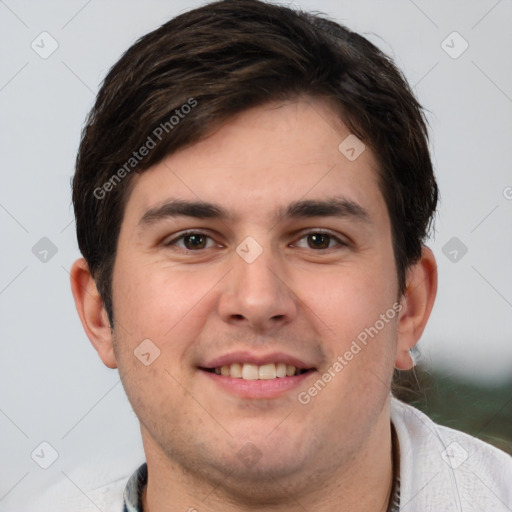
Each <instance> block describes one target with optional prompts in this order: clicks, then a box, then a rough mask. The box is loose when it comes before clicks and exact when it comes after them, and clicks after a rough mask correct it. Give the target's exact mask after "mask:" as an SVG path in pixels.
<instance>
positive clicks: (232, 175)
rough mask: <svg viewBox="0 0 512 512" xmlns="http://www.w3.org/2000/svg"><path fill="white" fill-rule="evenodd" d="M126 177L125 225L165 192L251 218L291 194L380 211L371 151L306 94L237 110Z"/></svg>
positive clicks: (281, 205) (271, 213)
mask: <svg viewBox="0 0 512 512" xmlns="http://www.w3.org/2000/svg"><path fill="white" fill-rule="evenodd" d="M178 128H179V127H178ZM132 180H133V182H132V184H131V185H132V186H131V193H130V197H129V198H128V201H127V205H126V210H125V219H126V218H127V217H129V220H130V223H132V222H136V220H137V219H140V217H141V216H143V215H144V213H145V212H147V211H148V210H150V209H151V208H154V207H155V206H157V205H158V204H161V203H163V202H165V201H166V200H168V198H169V197H173V198H178V199H183V200H194V201H204V202H209V203H213V204H219V205H222V206H223V210H225V211H227V212H228V213H230V214H232V215H233V218H234V217H235V216H236V217H237V218H242V217H244V215H245V216H246V217H247V218H250V219H252V220H253V221H256V220H263V219H266V220H267V221H270V220H271V219H272V218H275V217H276V215H277V214H278V213H279V212H282V211H283V209H285V208H287V207H288V206H289V205H290V204H291V203H293V202H296V201H298V200H308V199H310V200H318V199H321V198H324V197H334V196H337V197H340V196H342V197H344V198H345V199H347V200H348V201H352V202H353V203H355V204H360V205H361V206H363V205H365V209H367V210H368V211H369V212H370V213H371V214H373V215H377V216H378V215H382V214H383V213H385V212H383V211H382V208H383V206H384V202H383V197H382V194H381V193H380V190H379V186H378V178H377V162H376V159H375V157H374V155H373V153H372V151H371V150H370V149H369V148H367V147H365V146H364V144H363V143H362V142H361V141H359V140H358V139H357V138H356V137H355V135H353V134H351V133H350V130H349V129H348V128H347V127H346V126H345V125H344V123H343V122H342V121H341V119H340V118H339V116H337V115H336V114H335V113H334V112H333V109H332V107H331V106H330V105H328V104H327V103H326V102H324V101H322V100H317V99H312V98H309V99H298V100H295V101H289V102H284V103H283V102H280V103H270V104H267V105H264V106H260V107H256V108H253V109H250V110H247V111H244V112H243V113H241V114H239V115H238V116H236V117H234V118H232V119H230V120H229V121H227V122H226V123H225V124H224V125H222V127H220V128H218V129H216V131H215V132H213V133H212V134H210V135H209V136H208V137H207V138H205V139H203V140H202V141H200V142H198V143H197V144H194V145H193V146H190V147H187V148H185V149H182V150H180V151H178V152H176V153H174V154H172V155H170V156H168V157H166V158H165V159H164V160H162V161H161V162H160V163H158V164H156V165H155V166H153V167H152V168H150V169H148V170H146V171H145V172H144V173H142V174H140V175H134V176H133V178H132Z"/></svg>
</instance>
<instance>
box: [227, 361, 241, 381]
mask: <svg viewBox="0 0 512 512" xmlns="http://www.w3.org/2000/svg"><path fill="white" fill-rule="evenodd" d="M229 374H230V376H231V377H234V378H235V379H241V378H242V365H241V364H238V363H234V364H232V365H231V366H230V368H229Z"/></svg>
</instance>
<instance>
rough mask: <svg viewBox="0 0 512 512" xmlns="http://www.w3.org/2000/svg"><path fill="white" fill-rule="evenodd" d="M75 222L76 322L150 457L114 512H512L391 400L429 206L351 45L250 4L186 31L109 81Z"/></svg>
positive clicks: (342, 34)
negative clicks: (111, 376)
mask: <svg viewBox="0 0 512 512" xmlns="http://www.w3.org/2000/svg"><path fill="white" fill-rule="evenodd" d="M73 201H74V207H75V214H76V221H77V235H78V242H79V246H80V249H81V251H82V254H83V255H84V259H80V260H78V261H77V262H75V264H74V266H73V268H72V273H71V274H72V279H71V283H72V289H73V294H74V298H75V302H76V305H77V310H78V313H79V315H80V318H81V321H82V323H83V326H84V329H85V331H86V333H87V335H88V337H89V338H90V340H91V342H92V344H93V345H94V347H95V348H96V350H97V351H98V354H99V356H100V357H101V359H102V361H103V362H104V364H105V365H106V366H108V367H109V368H118V369H119V373H120V376H121V379H122V382H123V386H124V388H125V390H126V393H127V396H128V398H129V400H130V403H131V405H132V407H133V409H134V411H135V413H136V414H137V417H138V418H139V420H140V424H141V434H142V440H143V445H144V450H145V454H146V464H144V465H143V466H141V467H140V468H139V469H138V471H136V472H135V473H134V474H133V476H132V478H131V479H130V480H129V482H128V484H127V486H126V489H125V491H124V507H125V508H124V510H127V511H130V512H132V511H141V510H144V511H146V512H147V511H151V512H159V511H164V510H165V511H170V510H173V511H174V510H176V511H178V510H189V511H194V510H198V511H201V512H202V511H214V510H215V511H217V510H223V511H229V512H231V511H233V512H235V511H247V510H250V511H263V510H279V511H288V510H308V511H309V510H311V511H313V510H314V511H320V512H323V511H340V510H347V511H351V512H362V511H397V510H415V511H422V512H423V511H427V510H432V511H434V510H435V511H439V510H443V511H444V510H511V507H512V491H511V485H510V484H511V482H512V463H511V460H510V457H508V456H507V455H506V454H505V453H503V452H500V451H499V450H497V449H495V448H493V447H491V446H490V445H487V444H485V443H483V442H481V441H479V440H476V439H474V438H471V437H470V436H467V435H465V434H462V433H460V432H456V431H453V430H451V429H448V428H444V427H440V426H437V425H435V424H434V423H433V422H432V421H431V420H429V419H428V418H427V417H426V416H424V415H423V414H421V413H420V412H419V411H416V410H415V409H413V408H412V407H410V406H407V405H405V404H403V403H401V402H399V401H398V400H396V399H394V398H393V397H392V395H391V382H392V376H393V371H394V369H395V368H399V369H409V368H411V367H412V366H413V365H414V363H413V361H412V358H411V355H410V350H411V349H412V348H413V347H414V346H415V344H416V343H417V342H418V340H419V338H420V336H421V334H422V332H423V330H424V327H425V325H426V322H427V320H428V317H429V315H430V312H431V309H432V306H433V303H434V299H435V294H436V287H437V273H436V263H435V258H434V256H433V254H432V252H431V251H430V250H429V249H428V248H427V247H425V246H424V245H423V243H424V241H425V240H426V238H427V236H428V229H429V226H430V223H431V220H432V217H433V214H434V212H435V208H436V203H437V185H436V182H435V179H434V175H433V170H432V164H431V160H430V156H429V152H428V144H427V131H426V126H425V122H424V118H423V113H422V110H421V107H420V105H419V104H418V103H417V101H416V99H415V98H414V96H413V95H412V93H411V91H410V88H409V87H408V85H407V83H406V82H405V80H404V78H403V77H402V75H401V74H400V72H399V71H398V70H397V69H396V67H395V66H394V64H393V63H392V62H391V61H390V60H389V59H388V58H387V57H385V56H384V55H383V54H382V53H381V52H380V51H379V50H378V49H377V48H375V47H374V46H373V45H372V44H371V43H369V42H368V41H367V40H366V39H364V38H362V37H361V36H359V35H357V34H355V33H352V32H350V31H349V30H347V29H345V28H344V27H341V26H339V25H337V24H335V23H334V22H331V21H328V20H326V19H324V18H322V17H319V16H312V15H309V14H306V13H301V12H297V11H294V10H291V9H288V8H285V7H280V6H276V5H271V4H266V3H263V2H260V1H257V0H226V1H222V2H216V3H210V4H208V5H206V6H204V7H202V8H200V9H196V10H193V11H190V12H187V13H184V14H182V15H180V16H178V17H177V18H175V19H173V20H171V21H169V22H168V23H166V24H165V25H163V26H162V27H160V28H159V29H158V30H156V31H154V32H152V33H150V34H148V35H146V36H145V37H143V38H141V39H140V40H139V41H138V42H137V43H136V44H135V45H134V46H132V47H131V48H130V49H129V50H128V51H127V52H126V53H125V54H124V55H123V57H122V58H121V59H120V61H119V62H118V63H117V64H116V65H115V66H114V67H113V68H112V70H111V71H110V72H109V74H108V76H107V78H106V79H105V82H104V84H103V86H102V88H101V90H100V92H99V94H98V98H97V102H96V105H95V106H94V108H93V110H92V112H91V114H90V116H89V118H88V121H87V125H86V127H85V129H84V132H83V137H82V142H81V146H80V149H79V154H78V158H77V169H76V175H75V178H74V182H73Z"/></svg>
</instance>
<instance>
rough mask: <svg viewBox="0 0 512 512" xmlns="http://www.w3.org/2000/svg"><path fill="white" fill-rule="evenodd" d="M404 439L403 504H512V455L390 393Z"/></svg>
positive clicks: (470, 506) (443, 506)
mask: <svg viewBox="0 0 512 512" xmlns="http://www.w3.org/2000/svg"><path fill="white" fill-rule="evenodd" d="M391 421H392V423H393V425H394V427H395V429H396V432H397V436H398V441H399V445H400V480H401V484H400V485H401V508H402V507H403V508H404V509H405V507H406V506H409V507H410V508H407V509H406V510H422V512H426V511H438V510H443V511H451V510H453V511H459V510H468V511H469V510H493V511H496V512H498V511H501V510H503V511H510V510H511V509H512V457H511V456H510V455H508V454H506V453H505V452H503V451H501V450H499V449H497V448H495V447H494V446H491V445H490V444H488V443H485V442H484V441H481V440H480V439H477V438H475V437H472V436H470V435H468V434H465V433H463V432H460V431H458V430H454V429H452V428H448V427H444V426H441V425H437V424H436V423H434V422H433V421H432V420H431V419H430V418H429V417H428V416H426V415H425V414H423V413H422V412H421V411H419V410H417V409H415V408H414V407H411V406H410V405H407V404H405V403H403V402H400V401H399V400H397V399H396V398H393V397H392V398H391Z"/></svg>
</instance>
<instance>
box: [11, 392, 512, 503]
mask: <svg viewBox="0 0 512 512" xmlns="http://www.w3.org/2000/svg"><path fill="white" fill-rule="evenodd" d="M391 421H392V423H393V425H394V426H395V429H396V433H397V437H398V442H399V446H400V511H401V512H477V511H478V512H512V457H511V456H510V455H508V454H506V453H505V452H503V451H501V450H498V449H497V448H495V447H493V446H491V445H489V444H487V443H485V442H483V441H480V440H479V439H476V438H474V437H471V436H469V435H467V434H464V433H462V432H459V431H457V430H453V429H451V428H448V427H442V426H440V425H437V424H436V423H434V422H433V421H432V420H431V419H430V418H428V416H426V415H425V414H423V413H422V412H420V411H418V410H417V409H415V408H414V407H411V406H410V405H407V404H405V403H403V402H400V401H399V400H397V399H396V398H391ZM137 471H138V470H137ZM137 471H135V472H134V473H132V474H131V475H125V476H123V477H121V478H119V479H117V480H116V481H115V482H111V483H109V484H107V485H104V484H103V485H101V486H98V484H97V483H96V484H94V485H93V484H92V483H91V485H90V489H86V488H84V487H82V490H83V491H85V493H86V494H87V496H84V494H83V493H82V492H81V491H78V490H75V494H73V495H72V494H67V493H66V495H64V494H63V492H62V486H60V485H59V486H54V487H53V488H52V489H53V492H48V493H47V494H45V495H44V496H40V497H39V499H38V500H37V503H34V504H33V505H32V506H28V507H27V506H23V507H20V508H18V509H14V508H12V509H9V510H10V511H12V512H18V511H19V512H22V511H23V512H74V511H77V512H78V511H79V512H89V511H91V512H98V508H99V509H100V510H102V511H103V512H122V510H123V505H124V500H123V494H124V495H125V497H126V499H127V501H134V503H135V504H136V501H135V499H134V496H136V495H137V492H138V490H139V489H140V487H141V485H137V481H136V479H137ZM67 488H68V489H69V486H68V487H67ZM130 494H131V496H129V495H130ZM128 510H134V511H137V512H139V510H138V509H137V507H136V506H133V505H132V508H130V506H129V507H128Z"/></svg>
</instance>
